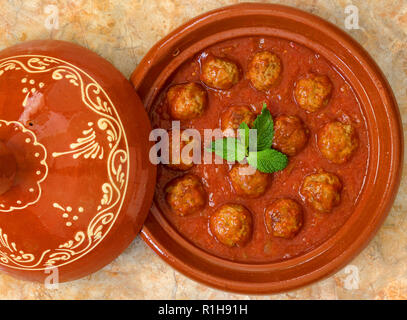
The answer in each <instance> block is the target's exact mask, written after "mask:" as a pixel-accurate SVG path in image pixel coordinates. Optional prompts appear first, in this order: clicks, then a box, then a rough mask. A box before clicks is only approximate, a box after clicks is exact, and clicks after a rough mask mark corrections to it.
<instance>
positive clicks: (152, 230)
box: [131, 4, 403, 294]
mask: <svg viewBox="0 0 407 320" xmlns="http://www.w3.org/2000/svg"><path fill="white" fill-rule="evenodd" d="M259 35H261V36H271V37H280V38H284V39H289V40H291V41H295V42H297V43H299V44H302V45H304V46H306V47H308V48H310V49H312V50H314V51H315V52H317V53H319V54H321V55H322V56H324V57H325V58H326V59H328V60H329V62H330V63H331V64H332V65H333V66H334V67H335V68H337V70H338V71H339V72H340V73H341V74H342V75H343V76H344V77H345V78H346V80H347V81H348V83H350V85H351V86H352V87H353V89H354V91H355V94H356V96H357V97H358V99H359V102H360V103H361V105H362V109H363V111H364V114H365V116H366V119H367V124H368V133H369V144H370V152H371V155H370V159H369V163H368V164H367V165H368V170H367V172H368V176H367V179H366V183H365V185H364V187H363V190H362V192H361V195H360V198H359V201H358V203H357V204H356V206H355V209H354V212H353V214H352V215H351V216H350V218H349V219H348V220H347V221H346V223H345V224H344V225H343V226H342V227H341V228H340V229H339V231H338V232H337V233H336V234H334V235H333V236H332V237H330V238H329V239H328V240H327V241H325V242H324V243H323V244H321V245H320V246H318V247H316V248H315V249H313V250H312V251H309V252H307V253H306V254H304V255H301V256H298V257H296V258H292V259H289V260H286V261H283V262H277V263H269V264H243V263H235V262H231V261H228V260H224V259H221V258H218V257H215V256H213V255H211V254H208V253H206V252H204V251H203V250H201V249H199V248H197V247H195V246H194V245H192V244H191V243H190V242H188V241H187V240H186V239H184V238H183V237H181V236H180V235H179V234H178V233H177V232H176V231H175V229H174V228H173V227H172V226H171V225H170V224H169V223H168V222H167V221H166V219H165V218H164V216H163V214H162V213H161V212H160V211H159V210H158V209H157V207H156V206H155V205H153V207H152V210H151V214H150V215H149V217H148V219H147V221H146V223H145V225H144V228H143V230H142V237H143V239H144V240H145V241H146V242H147V244H148V245H149V246H150V247H151V248H152V249H153V250H154V251H155V252H156V253H157V254H159V255H160V256H161V257H162V258H163V259H164V260H165V261H167V262H168V263H169V264H170V265H172V266H173V267H174V268H176V269H177V270H179V271H180V272H182V273H184V274H186V275H187V276H189V277H191V278H192V279H195V280H197V281H200V282H202V283H205V284H207V285H210V286H212V287H216V288H219V289H222V290H227V291H234V292H241V293H252V294H265V293H273V292H279V291H286V290H292V289H294V288H297V287H300V286H303V285H306V284H309V283H311V282H314V281H316V280H319V279H321V278H323V277H327V276H328V275H330V274H332V273H334V272H336V271H338V270H339V269H340V268H342V267H343V266H344V265H346V264H347V263H349V261H350V260H351V259H352V258H353V257H355V255H357V254H358V253H359V252H360V251H361V250H362V249H363V248H364V247H365V246H366V245H367V243H368V242H369V240H370V239H371V238H372V237H373V236H374V234H375V233H376V231H377V230H378V228H379V227H380V225H381V224H382V222H383V220H384V219H385V217H386V216H387V214H388V212H389V210H390V207H391V205H392V203H393V200H394V198H395V195H396V192H397V188H398V186H399V181H400V173H401V164H402V157H403V156H402V155H403V136H402V132H401V122H400V115H399V111H398V108H397V105H396V101H395V99H394V96H393V93H392V90H391V88H390V87H389V85H388V83H387V81H386V79H385V77H384V76H383V74H382V72H381V71H380V70H379V68H378V67H377V65H376V64H375V62H374V61H373V60H372V58H371V57H370V56H369V55H368V53H367V52H366V51H364V50H363V48H362V47H361V46H360V45H359V44H358V43H356V42H355V41H354V40H353V39H352V38H350V37H349V36H348V35H347V34H345V33H344V32H342V31H341V30H339V29H338V28H337V27H335V26H334V25H332V24H330V23H328V22H326V21H324V20H322V19H320V18H318V17H316V16H313V15H311V14H309V13H305V12H302V11H299V10H296V9H294V8H290V7H285V6H280V5H266V4H240V5H235V6H231V7H226V8H222V9H219V10H215V11H212V12H209V13H207V14H204V15H202V16H200V17H197V18H195V19H193V20H192V21H190V22H188V23H187V24H185V25H183V26H181V27H180V28H178V29H177V30H175V31H174V32H172V33H171V34H169V35H168V36H166V37H165V38H164V39H162V40H161V41H160V42H159V43H157V44H156V45H155V46H154V47H153V48H152V49H151V51H150V52H149V53H148V54H147V55H146V57H145V58H144V59H143V61H142V62H141V63H140V65H139V66H138V68H137V69H136V70H135V72H134V74H133V75H132V78H131V79H132V82H133V84H134V86H135V87H136V89H137V91H138V93H139V95H140V96H141V98H142V101H143V102H144V105H145V107H146V108H147V109H149V108H150V107H151V105H152V103H153V101H154V99H155V98H156V96H157V95H158V94H159V92H160V90H161V89H162V88H163V87H164V86H165V84H166V82H167V80H168V79H169V78H170V77H171V75H172V74H173V73H174V72H175V71H176V70H177V68H178V67H179V66H180V65H181V64H182V63H183V62H185V61H186V60H187V59H189V58H191V57H192V56H193V55H195V54H196V53H198V52H200V51H202V50H203V49H204V48H206V47H208V46H211V45H213V44H215V43H218V42H220V41H224V40H227V39H232V38H236V37H241V36H259Z"/></svg>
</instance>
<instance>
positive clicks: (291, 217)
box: [264, 199, 303, 239]
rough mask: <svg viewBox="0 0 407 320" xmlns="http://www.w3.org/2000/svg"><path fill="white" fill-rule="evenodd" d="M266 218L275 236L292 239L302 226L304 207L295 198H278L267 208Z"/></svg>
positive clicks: (268, 226) (270, 230)
mask: <svg viewBox="0 0 407 320" xmlns="http://www.w3.org/2000/svg"><path fill="white" fill-rule="evenodd" d="M264 220H265V223H266V228H267V231H268V232H269V233H271V234H272V235H273V236H274V237H279V238H285V239H291V238H294V237H295V235H296V234H297V233H298V232H299V230H300V229H301V227H302V223H303V212H302V208H301V206H300V205H299V204H298V203H297V202H296V201H294V200H291V199H278V200H276V201H274V202H273V203H272V204H271V205H270V206H268V207H267V208H266V211H265V217H264Z"/></svg>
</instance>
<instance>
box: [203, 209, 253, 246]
mask: <svg viewBox="0 0 407 320" xmlns="http://www.w3.org/2000/svg"><path fill="white" fill-rule="evenodd" d="M252 225H253V222H252V216H251V213H250V212H249V211H248V210H247V209H246V208H245V207H243V206H242V205H240V204H225V205H222V206H221V207H219V208H218V209H217V210H216V212H215V213H214V214H213V215H212V216H211V217H210V219H209V227H210V230H211V232H212V234H213V235H214V236H215V237H216V239H217V240H218V241H219V242H221V243H223V244H224V245H226V246H228V247H234V246H238V247H241V246H244V245H245V244H246V243H247V242H248V241H249V240H250V238H251V235H252V229H253V227H252Z"/></svg>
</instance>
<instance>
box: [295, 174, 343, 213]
mask: <svg viewBox="0 0 407 320" xmlns="http://www.w3.org/2000/svg"><path fill="white" fill-rule="evenodd" d="M341 190H342V183H341V181H340V180H339V178H338V177H337V176H336V175H335V174H332V173H328V172H323V171H320V172H319V173H315V174H310V175H308V176H306V177H305V179H304V182H303V184H302V187H301V194H302V196H303V197H304V199H305V201H306V202H307V203H308V204H310V205H311V206H312V207H313V208H314V209H315V210H317V211H319V212H330V211H331V210H332V209H333V207H335V206H337V205H338V204H339V202H340V201H341Z"/></svg>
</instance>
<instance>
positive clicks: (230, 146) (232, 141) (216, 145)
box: [209, 137, 246, 162]
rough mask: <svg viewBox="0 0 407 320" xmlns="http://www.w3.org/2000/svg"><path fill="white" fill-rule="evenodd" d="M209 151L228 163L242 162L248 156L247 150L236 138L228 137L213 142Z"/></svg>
mask: <svg viewBox="0 0 407 320" xmlns="http://www.w3.org/2000/svg"><path fill="white" fill-rule="evenodd" d="M209 151H211V152H215V154H216V155H217V156H219V157H221V158H223V159H225V160H227V161H230V162H233V161H239V162H240V161H242V160H243V159H244V158H245V156H246V148H245V146H244V145H243V144H242V143H240V141H238V140H237V139H236V138H232V137H227V138H223V139H218V140H215V141H212V143H211V147H210V148H209Z"/></svg>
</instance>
